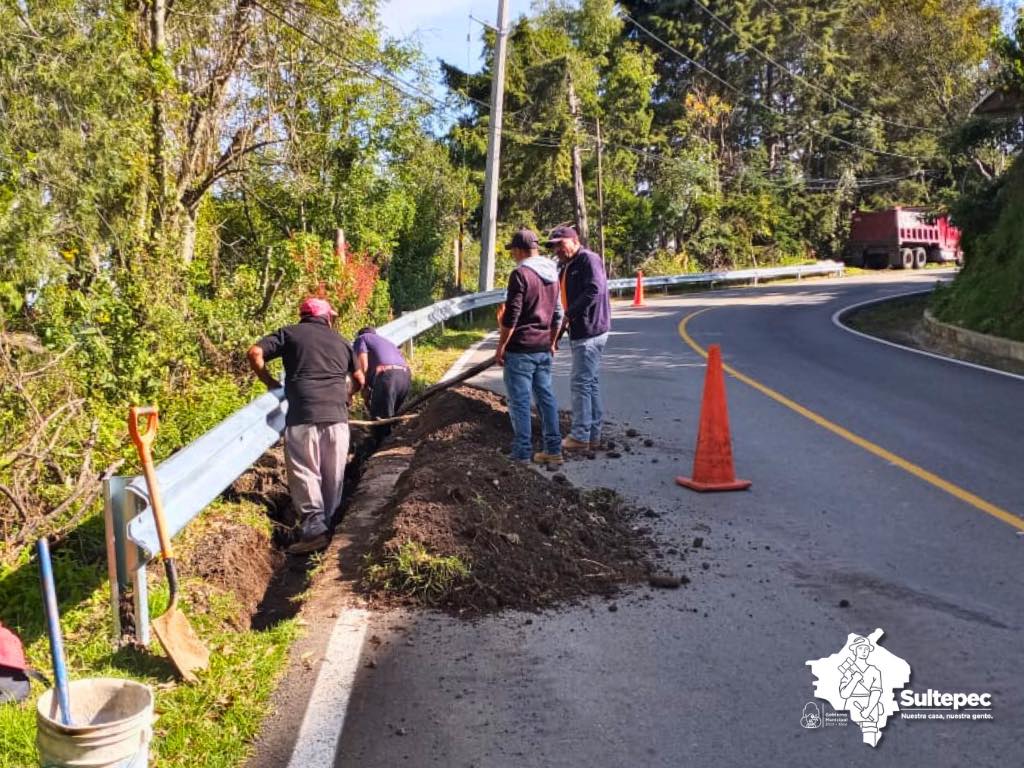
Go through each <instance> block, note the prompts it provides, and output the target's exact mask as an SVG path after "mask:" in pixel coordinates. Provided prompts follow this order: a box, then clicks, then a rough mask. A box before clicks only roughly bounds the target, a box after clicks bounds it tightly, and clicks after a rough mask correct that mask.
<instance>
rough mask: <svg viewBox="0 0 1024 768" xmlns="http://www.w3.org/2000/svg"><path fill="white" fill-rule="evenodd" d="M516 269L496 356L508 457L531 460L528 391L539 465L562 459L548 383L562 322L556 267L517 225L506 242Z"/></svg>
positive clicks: (555, 406)
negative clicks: (540, 441)
mask: <svg viewBox="0 0 1024 768" xmlns="http://www.w3.org/2000/svg"><path fill="white" fill-rule="evenodd" d="M507 247H508V249H509V251H511V253H512V258H514V259H515V260H516V268H515V269H514V270H512V274H511V275H509V278H508V292H507V294H506V296H505V307H504V310H503V311H502V313H501V320H500V324H501V336H500V338H499V340H498V351H497V353H496V359H497V362H498V365H500V366H502V367H503V368H504V372H503V378H504V380H505V391H506V393H507V394H508V415H509V417H510V418H511V420H512V432H513V434H514V436H515V437H514V439H513V443H512V460H513V461H529V460H530V456H531V451H532V436H531V431H532V429H531V423H530V395H531V393H532V395H533V399H534V400H536V401H537V412H538V413H539V414H540V420H541V425H542V428H543V433H544V450H542V451H540V452H538V453H534V454H533V460H534V461H535V462H537V463H539V464H561V463H562V433H561V430H560V428H559V425H558V403H557V402H556V401H555V393H554V390H553V389H552V387H551V360H552V354H553V350H554V347H555V339H556V338H557V337H558V330H559V327H560V326H561V322H562V306H561V301H560V300H559V295H558V294H559V291H558V267H557V266H556V265H555V262H553V261H552V260H551V259H548V258H545V257H544V256H541V255H540V242H539V241H538V240H537V235H535V234H534V233H533V232H531V231H530V230H528V229H521V230H519V231H518V232H516V233H515V235H514V236H513V237H512V241H511V242H510V243H509V244H508V246H507Z"/></svg>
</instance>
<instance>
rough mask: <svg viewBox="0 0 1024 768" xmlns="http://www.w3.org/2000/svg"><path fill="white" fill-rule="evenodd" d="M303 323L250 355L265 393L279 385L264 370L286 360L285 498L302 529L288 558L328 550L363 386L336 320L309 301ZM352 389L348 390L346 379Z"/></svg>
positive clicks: (331, 312)
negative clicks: (352, 414)
mask: <svg viewBox="0 0 1024 768" xmlns="http://www.w3.org/2000/svg"><path fill="white" fill-rule="evenodd" d="M299 317H300V319H299V322H298V323H297V324H296V325H289V326H286V327H284V328H281V329H279V330H278V331H276V332H275V333H272V334H270V335H269V336H264V337H263V338H262V339H260V340H259V341H258V342H256V344H254V345H253V346H252V347H250V348H249V352H248V357H249V365H250V367H251V368H252V370H253V372H254V373H255V374H256V376H257V377H259V379H260V381H262V382H263V383H264V384H266V385H267V388H268V389H277V388H278V387H280V386H281V385H280V383H279V382H278V381H277V380H276V379H275V378H274V377H273V376H272V375H271V374H270V371H268V370H267V366H266V363H267V361H268V360H273V359H274V358H278V357H280V358H283V359H284V373H285V380H284V391H285V396H286V397H287V399H288V415H287V416H286V418H285V431H284V440H285V463H286V465H287V467H288V492H289V493H290V494H291V497H292V504H293V505H294V507H295V510H296V512H298V515H299V522H300V525H301V528H302V531H301V537H300V539H299V541H297V542H296V543H294V544H292V546H291V547H289V548H288V552H289V553H290V554H295V555H300V554H306V553H309V552H316V551H318V550H321V549H323V548H324V547H326V546H327V544H328V527H329V525H330V523H331V518H332V517H333V516H334V512H335V510H337V508H338V505H339V504H341V490H342V484H343V481H344V479H345V461H346V460H347V458H348V438H349V432H348V405H349V403H350V402H351V399H352V394H353V393H355V392H358V391H359V389H360V388H361V387H362V386H363V383H364V378H363V372H362V371H361V370H359V369H358V367H357V366H356V360H355V355H354V354H353V352H352V346H351V345H350V344H349V343H348V341H346V340H345V339H344V338H343V337H342V336H341V335H340V334H339V333H338V332H337V331H336V330H334V327H333V321H334V318H335V317H337V313H336V312H335V311H334V309H333V308H332V307H331V305H330V304H329V303H328V302H327V301H325V300H323V299H316V298H310V299H306V300H305V301H304V302H302V306H301V307H300V308H299ZM349 376H351V377H352V380H353V381H354V382H355V386H354V388H353V389H352V391H351V392H350V391H349V387H348V380H347V378H348V377H349Z"/></svg>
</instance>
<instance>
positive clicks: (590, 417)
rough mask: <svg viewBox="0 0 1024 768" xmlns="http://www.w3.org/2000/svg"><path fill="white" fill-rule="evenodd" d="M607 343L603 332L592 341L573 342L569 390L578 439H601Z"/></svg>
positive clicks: (573, 422)
mask: <svg viewBox="0 0 1024 768" xmlns="http://www.w3.org/2000/svg"><path fill="white" fill-rule="evenodd" d="M607 341H608V334H607V333H602V334H601V335H600V336H594V337H592V338H589V339H573V340H572V342H571V346H572V373H571V374H570V375H569V390H570V391H571V392H572V431H571V433H570V434H572V436H573V437H574V438H576V439H577V440H582V441H583V442H585V443H586V442H593V441H597V440H600V439H601V423H602V421H603V420H604V409H603V408H602V407H601V379H600V373H601V353H602V352H604V345H605V344H606V343H607Z"/></svg>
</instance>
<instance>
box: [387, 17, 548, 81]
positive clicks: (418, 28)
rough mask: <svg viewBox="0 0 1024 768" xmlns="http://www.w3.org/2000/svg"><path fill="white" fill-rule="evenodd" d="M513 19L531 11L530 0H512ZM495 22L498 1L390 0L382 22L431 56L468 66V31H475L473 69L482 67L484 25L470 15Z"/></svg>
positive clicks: (471, 46) (461, 66)
mask: <svg viewBox="0 0 1024 768" xmlns="http://www.w3.org/2000/svg"><path fill="white" fill-rule="evenodd" d="M508 10H509V21H514V20H515V19H517V18H518V17H519V16H521V15H523V14H526V13H529V11H530V0H508ZM470 14H473V16H475V17H476V18H478V19H481V20H482V21H486V22H487V23H488V24H494V23H495V19H496V18H497V16H498V0H388V1H387V2H385V4H384V6H383V8H381V11H380V16H381V21H382V22H383V24H384V27H385V29H387V31H388V34H390V35H391V36H392V37H397V38H402V39H406V38H410V37H411V38H413V39H415V40H417V41H418V42H419V43H420V45H421V47H422V48H423V51H424V52H425V53H426V55H427V57H428V58H430V59H434V60H437V59H439V58H441V59H444V60H445V61H448V62H450V63H452V64H454V65H456V66H458V67H460V68H465V67H466V34H467V32H469V33H471V36H472V40H471V42H470V61H469V69H470V71H471V72H476V71H477V70H479V69H480V66H481V61H480V52H481V42H480V35H481V33H482V32H483V27H481V26H480V24H478V23H477V22H475V21H474V22H470V20H469V15H470Z"/></svg>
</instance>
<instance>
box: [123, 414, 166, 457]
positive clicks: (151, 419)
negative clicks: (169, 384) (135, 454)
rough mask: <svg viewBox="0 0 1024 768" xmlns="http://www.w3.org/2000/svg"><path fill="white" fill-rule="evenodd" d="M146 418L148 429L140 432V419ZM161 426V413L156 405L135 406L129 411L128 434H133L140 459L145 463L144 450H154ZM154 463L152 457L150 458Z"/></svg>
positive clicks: (133, 440)
mask: <svg viewBox="0 0 1024 768" xmlns="http://www.w3.org/2000/svg"><path fill="white" fill-rule="evenodd" d="M140 416H145V417H146V429H145V430H143V431H141V432H140V431H139V417H140ZM159 426H160V412H159V411H158V410H157V407H156V406H155V405H133V406H132V407H131V408H129V409H128V432H130V433H131V436H132V442H133V443H135V447H136V448H137V449H138V451H139V458H140V459H142V460H143V463H145V461H146V460H145V459H144V458H143V457H142V451H143V449H145V450H146V452H147V453H148V452H150V451H151V450H152V448H153V441H154V440H156V430H157V427H159ZM149 460H150V461H152V460H153V459H152V456H150V459H149Z"/></svg>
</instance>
